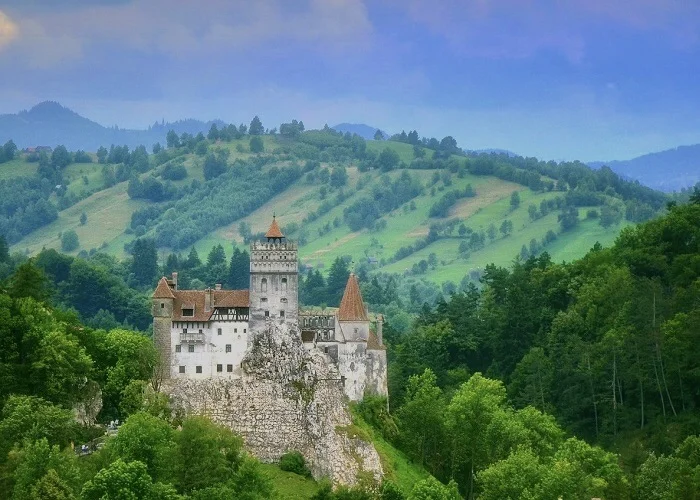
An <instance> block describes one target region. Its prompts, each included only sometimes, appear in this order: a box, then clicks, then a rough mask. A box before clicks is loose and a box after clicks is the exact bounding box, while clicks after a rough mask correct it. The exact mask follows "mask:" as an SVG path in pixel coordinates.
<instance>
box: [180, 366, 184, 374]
mask: <svg viewBox="0 0 700 500" xmlns="http://www.w3.org/2000/svg"><path fill="white" fill-rule="evenodd" d="M180 373H185V367H184V366H182V365H181V366H180Z"/></svg>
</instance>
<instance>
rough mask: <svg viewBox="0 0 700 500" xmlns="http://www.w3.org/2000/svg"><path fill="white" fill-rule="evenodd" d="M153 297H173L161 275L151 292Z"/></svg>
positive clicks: (166, 281)
mask: <svg viewBox="0 0 700 500" xmlns="http://www.w3.org/2000/svg"><path fill="white" fill-rule="evenodd" d="M153 298H154V299H174V298H175V295H173V291H172V289H171V288H170V285H168V280H167V279H165V276H163V277H162V278H161V279H160V281H159V282H158V286H157V287H156V290H155V291H154V292H153Z"/></svg>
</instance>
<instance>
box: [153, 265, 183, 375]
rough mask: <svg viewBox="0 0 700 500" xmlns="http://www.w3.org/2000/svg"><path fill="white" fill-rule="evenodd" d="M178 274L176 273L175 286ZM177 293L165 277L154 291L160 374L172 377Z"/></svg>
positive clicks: (154, 329) (154, 326) (155, 330)
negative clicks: (173, 329) (172, 336)
mask: <svg viewBox="0 0 700 500" xmlns="http://www.w3.org/2000/svg"><path fill="white" fill-rule="evenodd" d="M176 276H177V275H175V274H174V280H173V286H175V284H174V283H176V281H175V280H177V277H176ZM174 301H175V294H173V291H172V288H171V285H170V283H168V280H167V279H166V278H165V277H163V278H161V279H160V281H159V282H158V286H157V287H156V289H155V291H154V292H153V307H152V314H153V343H154V344H155V346H156V349H157V351H158V353H159V355H160V370H159V371H160V376H161V378H170V364H171V349H172V346H171V335H170V328H171V326H172V320H173V304H174Z"/></svg>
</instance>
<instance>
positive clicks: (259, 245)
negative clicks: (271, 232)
mask: <svg viewBox="0 0 700 500" xmlns="http://www.w3.org/2000/svg"><path fill="white" fill-rule="evenodd" d="M250 250H251V251H252V252H254V251H256V250H294V251H295V252H296V251H297V250H298V248H297V244H296V242H294V241H283V242H280V243H274V242H267V241H254V242H252V243H251V244H250Z"/></svg>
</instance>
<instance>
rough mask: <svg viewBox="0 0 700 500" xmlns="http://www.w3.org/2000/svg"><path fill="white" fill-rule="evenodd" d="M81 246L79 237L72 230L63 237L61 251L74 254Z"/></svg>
mask: <svg viewBox="0 0 700 500" xmlns="http://www.w3.org/2000/svg"><path fill="white" fill-rule="evenodd" d="M79 246H80V242H79V241H78V235H77V234H76V233H75V231H73V230H72V229H71V230H69V231H66V232H65V233H63V234H62V235H61V250H63V251H64V252H72V251H73V250H77V249H78V247H79Z"/></svg>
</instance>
